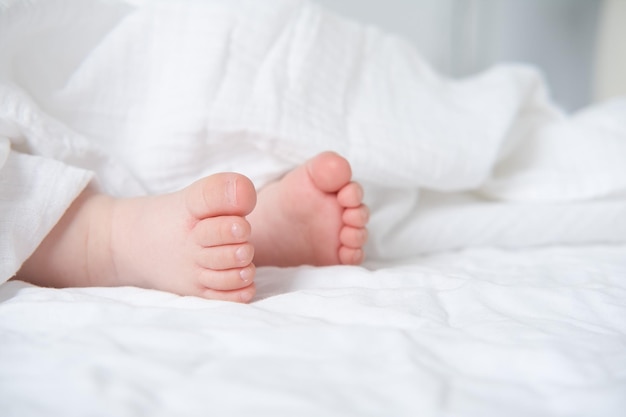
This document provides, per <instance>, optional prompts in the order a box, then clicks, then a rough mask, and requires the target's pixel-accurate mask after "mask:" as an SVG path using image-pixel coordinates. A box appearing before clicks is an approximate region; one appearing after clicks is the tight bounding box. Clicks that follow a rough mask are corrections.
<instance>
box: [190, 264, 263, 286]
mask: <svg viewBox="0 0 626 417" xmlns="http://www.w3.org/2000/svg"><path fill="white" fill-rule="evenodd" d="M255 274H256V269H255V266H254V264H250V265H248V266H246V267H245V268H233V269H228V270H225V271H216V270H213V269H202V270H201V271H200V273H199V278H198V280H199V283H200V285H201V286H202V287H203V288H206V289H209V288H210V289H213V290H216V291H230V290H238V289H241V288H245V287H247V286H249V285H250V284H252V282H254V275H255Z"/></svg>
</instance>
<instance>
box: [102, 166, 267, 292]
mask: <svg viewBox="0 0 626 417" xmlns="http://www.w3.org/2000/svg"><path fill="white" fill-rule="evenodd" d="M255 202H256V192H255V190H254V186H253V185H252V183H251V182H250V180H248V179H247V178H246V177H244V176H242V175H238V174H232V173H224V174H216V175H212V176H210V177H207V178H203V179H201V180H199V181H197V182H195V183H194V184H192V185H190V186H189V187H187V188H185V189H184V190H182V191H179V192H177V193H173V194H166V195H162V196H156V197H146V198H138V199H130V200H119V201H118V202H117V204H116V206H115V207H114V210H113V217H112V225H111V248H112V249H111V251H112V266H113V268H114V270H115V272H114V274H113V275H114V276H116V277H118V279H119V280H120V283H119V284H130V285H136V286H139V287H145V288H156V289H160V290H165V291H170V292H174V293H178V294H183V295H197V296H202V297H205V298H211V299H220V300H231V301H243V302H247V301H250V300H251V299H252V297H253V296H254V293H255V287H254V283H253V278H254V274H255V269H254V265H253V264H252V259H253V257H254V248H253V246H252V245H251V244H250V243H249V242H248V240H249V237H250V225H249V223H248V222H247V221H246V220H245V218H244V217H243V216H245V215H246V214H248V213H249V212H250V211H251V210H252V209H253V208H254V205H255ZM119 284H118V285H119Z"/></svg>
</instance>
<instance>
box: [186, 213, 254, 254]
mask: <svg viewBox="0 0 626 417" xmlns="http://www.w3.org/2000/svg"><path fill="white" fill-rule="evenodd" d="M250 232H251V229H250V223H248V221H247V220H246V219H244V218H243V217H238V216H219V217H210V218H208V219H203V220H201V221H199V222H198V223H197V224H196V225H195V226H194V228H193V234H194V241H195V243H196V244H197V245H200V246H203V247H211V246H220V245H231V244H235V243H244V242H246V241H247V240H248V239H249V238H250Z"/></svg>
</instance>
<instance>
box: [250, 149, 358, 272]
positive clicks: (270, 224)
mask: <svg viewBox="0 0 626 417" xmlns="http://www.w3.org/2000/svg"><path fill="white" fill-rule="evenodd" d="M351 177H352V170H351V168H350V164H349V163H348V161H346V160H345V159H344V158H342V157H341V156H339V155H337V154H335V153H333V152H324V153H322V154H319V155H317V156H316V157H314V158H313V159H311V160H309V161H308V162H306V163H305V164H304V165H302V166H300V167H298V168H296V169H294V170H293V171H291V172H289V173H288V174H287V175H285V177H283V178H282V179H281V180H279V181H277V182H275V183H272V184H269V185H268V186H266V187H265V188H263V189H262V190H261V191H260V192H259V195H258V202H257V207H256V209H255V210H254V211H253V212H252V213H251V214H250V215H249V216H248V220H249V221H250V224H251V225H252V237H251V240H250V241H251V242H252V243H253V244H254V246H255V257H254V262H255V263H256V264H257V265H275V266H296V265H305V264H308V265H318V266H321V265H337V264H345V265H358V264H360V263H361V262H362V261H363V249H362V248H363V245H364V244H365V241H366V240H367V230H366V228H365V226H366V224H367V221H368V217H369V212H368V209H367V207H366V206H365V205H363V202H362V200H363V191H362V188H361V187H360V185H359V184H357V183H355V182H351Z"/></svg>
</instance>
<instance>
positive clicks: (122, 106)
mask: <svg viewBox="0 0 626 417" xmlns="http://www.w3.org/2000/svg"><path fill="white" fill-rule="evenodd" d="M68 45H71V46H72V48H69V47H68ZM326 149H333V150H336V151H338V152H340V153H342V154H344V155H345V156H346V157H348V159H349V160H350V161H351V162H352V164H353V168H354V174H355V177H356V178H357V179H358V180H359V181H361V182H362V183H363V184H364V186H365V189H366V200H367V202H368V204H369V205H370V207H371V210H372V219H371V225H370V233H371V238H370V242H369V243H368V246H367V248H366V249H367V255H368V260H367V261H366V263H365V265H364V266H362V267H348V266H334V267H324V268H319V267H309V266H302V267H296V268H286V269H279V268H259V269H258V275H257V279H256V283H257V288H258V292H257V296H256V298H255V299H254V300H253V302H252V303H251V304H249V305H239V304H234V303H226V302H219V301H211V300H204V299H200V298H193V297H181V296H177V295H174V294H169V293H164V292H158V291H153V290H144V289H138V288H71V289H49V288H39V287H35V286H32V285H29V284H26V283H24V282H20V281H14V280H13V281H7V282H6V283H4V284H1V285H0V415H2V416H3V417H5V416H7V417H8V416H16V417H17V416H19V417H24V416H42V415H45V416H56V415H59V416H92V415H94V416H95V415H102V416H138V415H146V416H174V415H175V416H187V415H229V416H230V415H237V416H239V415H241V416H244V415H245V416H250V415H252V416H262V415H290V416H291V415H296V416H350V415H354V416H364V415H380V416H416V415H419V416H481V417H484V416H498V417H499V416H533V417H535V416H603V417H613V416H615V417H618V416H623V415H624V410H626V220H625V219H626V194H625V193H626V163H625V162H626V100H624V99H617V100H614V101H611V102H607V103H602V104H599V105H597V106H594V107H592V108H589V109H585V110H584V111H581V112H579V113H577V114H575V115H566V114H564V113H563V112H561V111H560V110H559V109H558V108H556V107H555V106H553V105H552V104H551V102H550V99H549V96H548V94H547V92H546V90H545V88H544V84H543V81H542V78H541V76H540V74H538V73H537V72H536V71H535V70H534V69H532V68H528V67H525V66H519V65H515V66H503V67H498V68H494V69H492V70H490V71H488V72H486V73H484V74H480V75H478V76H476V77H473V78H470V79H467V80H462V81H455V80H448V79H445V78H443V77H441V76H439V75H437V74H436V73H435V72H434V71H432V69H431V68H430V67H429V66H428V64H427V63H425V62H424V61H423V59H421V57H420V56H419V55H418V54H417V53H416V52H415V51H413V49H412V48H411V47H410V46H409V45H408V44H406V43H404V42H402V41H401V40H398V39H396V38H394V37H389V36H386V35H384V34H382V33H380V32H379V31H377V30H376V29H373V28H363V27H362V26H360V25H358V24H354V23H352V22H349V21H346V20H344V19H341V18H338V17H336V16H333V15H331V14H329V13H327V12H325V11H324V10H322V9H320V8H319V7H317V6H315V5H312V4H310V3H308V2H304V1H297V0H272V1H269V0H267V1H264V2H259V1H258V0H251V1H245V0H240V1H229V0H210V1H209V0H207V1H185V2H171V1H96V0H93V1H80V0H76V1H70V0H54V1H53V0H45V1H44V0H40V1H29V2H19V1H15V0H12V1H8V2H4V3H3V4H2V5H0V191H1V194H0V213H2V218H0V232H1V233H2V239H0V279H1V280H2V281H4V280H7V279H8V278H10V277H11V276H12V275H13V274H14V273H15V271H16V270H17V268H19V265H20V264H21V262H23V261H24V259H26V257H28V255H29V254H30V253H31V252H32V250H34V248H35V247H36V246H37V245H38V243H39V242H40V241H41V239H43V237H44V236H45V235H46V233H47V231H48V230H50V228H51V227H52V226H53V225H54V224H55V222H56V221H57V220H58V218H59V216H61V214H62V213H63V210H65V208H66V207H67V205H68V204H69V202H71V201H72V199H73V198H74V196H75V195H76V194H77V193H79V192H80V190H81V189H82V187H84V186H85V184H86V183H87V182H88V181H89V180H90V179H91V178H95V181H96V185H97V186H99V187H100V188H101V189H102V190H103V191H106V192H108V193H111V194H114V195H117V196H127V195H137V194H150V193H159V192H167V191H171V190H173V189H177V188H180V187H182V186H185V185H187V184H188V183H189V182H190V181H192V180H193V179H195V178H197V177H199V176H202V175H207V174H210V173H212V172H215V171H222V170H233V169H235V170H238V171H241V172H243V173H245V174H247V175H249V176H250V177H251V178H252V179H253V180H254V181H255V182H256V184H258V185H259V186H262V185H263V184H264V183H265V182H267V181H269V180H271V179H272V178H275V177H276V176H277V175H280V174H281V173H282V172H284V171H285V170H286V169H288V168H289V167H291V166H294V165H295V164H298V163H300V162H302V161H303V160H305V159H306V158H308V157H309V156H311V155H313V154H315V153H316V152H319V151H321V150H326ZM70 166H71V167H72V168H69V167H70ZM26 172H28V173H29V175H30V174H32V177H31V176H27V175H24V173H26ZM15 173H18V174H20V175H15ZM51 175H54V178H55V179H56V180H55V181H52V182H51V181H50V178H51ZM19 181H24V182H19ZM33 190H39V193H34V192H33ZM44 191H45V192H44ZM41 194H45V195H47V196H48V197H49V199H48V200H45V201H44V202H43V203H39V202H40V201H41V200H40V198H43V197H41ZM38 204H39V205H38ZM42 204H45V205H42ZM43 207H46V209H45V210H43V209H42V208H43Z"/></svg>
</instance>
